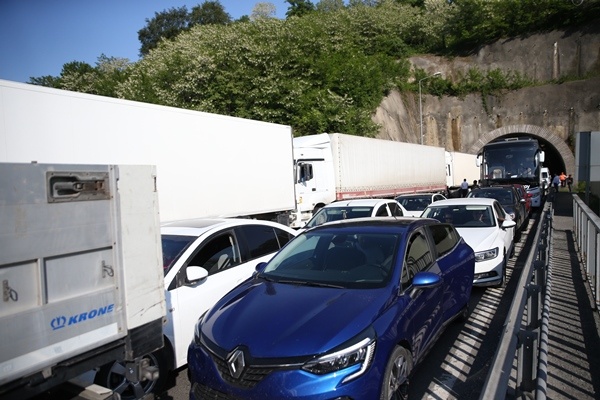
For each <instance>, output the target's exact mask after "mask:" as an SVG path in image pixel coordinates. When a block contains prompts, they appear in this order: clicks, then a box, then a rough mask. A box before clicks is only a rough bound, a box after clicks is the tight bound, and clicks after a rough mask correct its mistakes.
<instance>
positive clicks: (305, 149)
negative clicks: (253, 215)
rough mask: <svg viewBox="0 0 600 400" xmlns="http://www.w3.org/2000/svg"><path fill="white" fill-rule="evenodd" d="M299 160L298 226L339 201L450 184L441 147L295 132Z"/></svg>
mask: <svg viewBox="0 0 600 400" xmlns="http://www.w3.org/2000/svg"><path fill="white" fill-rule="evenodd" d="M294 165H295V167H296V176H295V180H296V196H297V197H296V203H297V209H296V213H295V214H294V217H293V218H292V221H293V222H292V226H293V227H298V228H300V227H302V226H303V225H304V224H305V223H306V222H307V221H308V220H309V219H310V218H311V217H312V214H313V213H314V212H315V211H317V210H318V209H320V208H321V207H323V206H325V205H327V204H329V203H331V202H333V201H338V200H346V199H358V198H391V197H395V196H397V195H399V194H402V193H417V192H438V191H445V190H446V173H445V155H444V149H443V148H441V147H433V146H423V145H418V144H412V143H403V142H395V141H390V140H383V139H373V138H367V137H361V136H353V135H346V134H341V133H330V134H328V133H322V134H318V135H311V136H303V137H297V138H294Z"/></svg>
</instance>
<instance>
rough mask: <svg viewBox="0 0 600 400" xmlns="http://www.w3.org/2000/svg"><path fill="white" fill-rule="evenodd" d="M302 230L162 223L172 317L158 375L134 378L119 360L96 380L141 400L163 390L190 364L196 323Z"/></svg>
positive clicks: (258, 224) (230, 222) (155, 360)
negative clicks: (177, 371) (173, 375)
mask: <svg viewBox="0 0 600 400" xmlns="http://www.w3.org/2000/svg"><path fill="white" fill-rule="evenodd" d="M296 234H297V232H296V231H295V230H294V229H291V228H288V227H287V226H284V225H280V224H277V223H275V222H269V221H259V220H252V219H194V220H184V221H176V222H172V223H166V224H162V225H161V241H162V253H163V267H164V272H165V281H164V282H165V291H166V292H165V297H166V303H167V322H166V324H165V325H164V327H163V333H164V339H165V345H164V347H163V348H162V349H161V350H158V351H156V352H154V353H152V354H148V355H147V358H148V360H149V362H150V365H154V366H156V367H158V372H159V378H158V380H155V381H152V380H145V381H141V382H132V381H129V380H128V379H127V373H126V371H127V369H126V368H125V366H124V365H123V364H121V363H119V362H111V363H109V364H106V365H105V366H103V367H102V368H101V369H100V370H99V371H98V373H97V374H96V377H95V382H96V383H97V384H99V385H101V386H104V387H108V388H110V389H112V390H114V391H115V392H117V393H119V394H120V396H121V398H122V399H139V398H141V397H142V396H143V395H145V394H148V393H150V392H159V391H160V390H161V388H162V386H164V384H165V381H166V380H167V378H168V376H169V372H170V371H173V370H175V369H177V368H179V367H181V366H184V365H186V364H187V350H188V346H189V344H190V343H191V341H192V338H193V336H194V325H195V324H196V322H197V321H198V318H199V317H200V315H202V314H203V313H204V312H205V311H206V310H207V309H209V308H210V307H211V306H212V305H213V304H214V303H216V302H217V300H219V299H220V298H221V297H223V296H224V295H225V294H226V293H227V292H229V291H230V290H231V289H233V288H234V287H235V286H237V285H238V284H239V283H241V282H243V281H245V280H246V279H248V278H249V277H250V276H251V275H252V274H253V273H254V271H255V267H256V265H257V264H258V263H260V262H266V261H268V260H270V259H271V257H273V255H275V253H276V252H277V251H279V249H280V248H281V247H283V246H284V245H285V244H286V243H287V242H289V241H290V240H291V239H292V238H293V237H294V236H296Z"/></svg>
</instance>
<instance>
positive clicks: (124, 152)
mask: <svg viewBox="0 0 600 400" xmlns="http://www.w3.org/2000/svg"><path fill="white" fill-rule="evenodd" d="M32 161H35V162H38V163H70V164H134V165H136V164H137V165H155V166H156V168H157V174H158V178H157V187H158V193H159V201H160V220H161V221H162V222H166V221H173V220H180V219H186V218H196V217H237V216H244V217H246V216H251V217H255V218H260V219H277V217H281V219H280V221H281V222H287V218H288V217H289V214H290V211H292V210H293V209H294V208H295V195H294V176H293V175H294V172H293V147H292V130H291V127H289V126H286V125H278V124H272V123H266V122H260V121H254V120H249V119H242V118H235V117H228V116H223V115H217V114H210V113H204V112H198V111H190V110H183V109H178V108H173V107H165V106H158V105H153V104H147V103H140V102H134V101H128V100H121V99H114V98H109V97H103V96H95V95H89V94H83V93H76V92H70V91H64V90H57V89H51V88H45V87H40V86H34V85H28V84H22V83H15V82H10V81H5V80H0V162H32Z"/></svg>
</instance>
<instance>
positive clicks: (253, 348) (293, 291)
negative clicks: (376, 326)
mask: <svg viewBox="0 0 600 400" xmlns="http://www.w3.org/2000/svg"><path fill="white" fill-rule="evenodd" d="M387 293H390V289H389V287H387V288H381V289H336V288H322V287H309V286H298V285H291V284H281V283H274V282H266V281H263V280H258V281H257V280H250V281H248V282H246V283H243V284H242V285H240V286H238V287H237V288H236V289H234V290H233V291H232V292H230V293H229V294H228V295H226V296H225V297H224V298H223V299H221V300H220V301H219V302H218V303H217V304H216V305H215V307H213V308H212V309H211V311H209V313H208V314H207V315H206V318H205V319H204V323H203V325H202V333H203V335H205V336H206V337H207V338H208V339H209V340H210V341H212V342H213V343H214V344H216V345H217V346H219V347H220V348H222V349H224V350H226V351H230V350H233V349H234V348H235V347H237V346H240V345H243V346H247V347H248V349H249V351H250V354H251V355H252V356H253V357H260V358H264V357H294V356H303V355H311V354H318V353H322V352H325V351H328V350H330V349H332V348H333V347H335V346H338V345H340V344H342V343H344V342H345V341H347V340H349V339H351V338H353V337H354V336H356V335H357V334H359V333H360V332H362V331H363V330H365V329H366V328H367V327H369V326H370V324H371V323H372V322H373V321H374V320H375V319H376V318H377V316H378V315H380V314H381V312H382V309H383V307H385V305H386V302H387V301H388V300H389V296H387V295H386V294H387Z"/></svg>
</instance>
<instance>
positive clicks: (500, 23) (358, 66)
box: [31, 0, 600, 136]
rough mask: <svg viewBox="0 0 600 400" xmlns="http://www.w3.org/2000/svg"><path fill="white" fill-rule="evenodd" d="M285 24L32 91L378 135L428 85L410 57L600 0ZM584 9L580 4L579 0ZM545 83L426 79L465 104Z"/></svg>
mask: <svg viewBox="0 0 600 400" xmlns="http://www.w3.org/2000/svg"><path fill="white" fill-rule="evenodd" d="M350 3H351V5H349V6H342V7H338V8H335V9H332V10H331V9H330V10H329V11H323V10H325V9H326V8H321V11H319V10H320V9H319V7H317V8H316V9H315V10H313V11H311V12H307V13H304V14H302V15H301V16H291V17H288V18H287V19H285V20H279V19H275V18H259V19H255V20H253V21H249V20H247V21H237V22H234V23H230V24H227V25H200V26H195V27H193V28H192V29H190V30H189V31H186V32H183V33H181V34H179V35H178V36H176V37H175V38H174V39H172V40H163V41H162V42H161V43H160V44H159V45H158V47H157V48H155V49H152V50H150V51H149V52H148V54H146V55H145V56H144V57H143V58H142V59H141V60H140V61H138V62H135V63H130V62H128V61H127V60H125V59H119V58H115V57H107V56H105V55H101V56H100V57H99V59H98V63H97V65H96V66H94V67H92V66H90V65H88V64H85V63H78V62H73V63H68V64H65V66H64V67H63V71H62V73H61V75H60V76H59V77H50V76H46V77H41V78H32V79H31V83H34V84H42V85H47V86H54V87H58V88H63V89H68V90H75V91H80V92H87V93H94V94H100V95H106V96H112V97H119V98H125V99H131V100H137V101H143V102H149V103H156V104H162V105H168V106H174V107H181V108H187V109H193V110H199V111H206V112H212V113H219V114H226V115H232V116H237V117H243V118H251V119H257V120H262V121H269V122H275V123H280V124H286V125H291V126H292V127H293V129H294V132H295V135H297V136H299V135H307V134H313V133H317V132H344V133H348V134H355V135H364V136H373V135H375V134H376V132H377V126H376V125H375V124H374V123H373V121H372V120H371V116H372V114H373V112H374V110H375V109H376V108H377V106H378V105H379V104H380V103H381V101H382V99H383V98H384V96H385V95H386V94H387V93H389V91H390V90H391V89H398V90H400V91H416V90H418V86H417V82H418V81H419V80H420V79H422V78H424V77H426V76H427V73H426V72H425V71H423V70H419V69H417V70H411V69H410V66H409V63H408V62H407V59H408V57H410V56H411V55H414V54H422V53H435V54H441V55H446V56H454V55H460V54H465V53H469V52H474V51H476V49H477V48H478V47H479V46H481V45H484V44H487V43H489V42H491V41H494V40H497V39H499V38H502V37H512V36H518V35H527V34H529V33H534V32H544V31H550V30H554V29H564V28H568V27H575V26H578V25H581V24H589V23H590V22H592V21H593V20H594V17H595V16H598V15H600V2H599V1H598V0H595V1H590V0H585V1H583V2H582V4H580V5H574V4H573V2H572V1H571V0H498V1H494V0H460V1H459V0H456V1H450V2H449V1H446V0H426V1H415V0H413V1H407V0H405V1H394V0H382V1H351V2H350ZM575 3H578V2H575ZM534 84H539V82H532V81H530V80H529V79H526V78H525V77H523V76H520V75H519V74H511V73H503V72H500V71H498V70H492V71H489V72H485V73H484V72H481V71H479V70H477V69H472V70H470V71H469V72H467V73H466V74H464V76H461V77H460V78H459V79H454V81H449V80H445V79H443V78H437V77H436V78H433V79H428V80H425V81H424V82H423V90H424V91H426V92H429V93H432V94H436V95H450V96H464V95H465V94H467V93H473V92H480V93H491V92H494V91H497V90H502V89H517V88H520V87H524V86H527V85H534Z"/></svg>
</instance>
